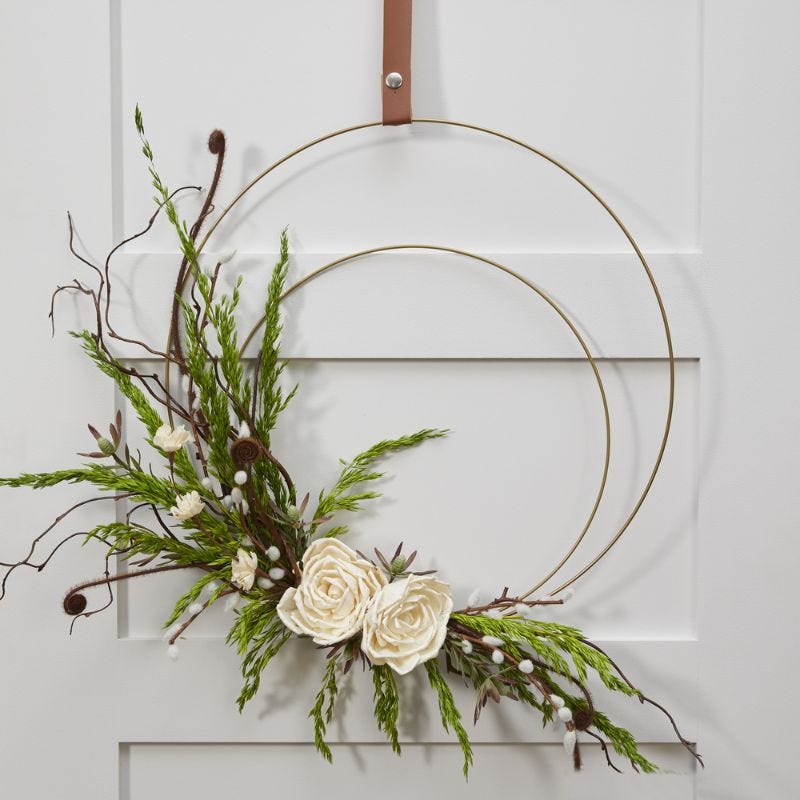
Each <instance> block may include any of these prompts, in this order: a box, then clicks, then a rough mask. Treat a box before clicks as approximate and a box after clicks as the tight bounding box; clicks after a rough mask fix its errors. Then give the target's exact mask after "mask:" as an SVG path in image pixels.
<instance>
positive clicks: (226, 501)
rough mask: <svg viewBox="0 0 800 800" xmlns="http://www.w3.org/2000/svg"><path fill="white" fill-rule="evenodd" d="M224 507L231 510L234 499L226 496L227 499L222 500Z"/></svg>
mask: <svg viewBox="0 0 800 800" xmlns="http://www.w3.org/2000/svg"><path fill="white" fill-rule="evenodd" d="M222 505H223V506H225V508H230V507H231V506H232V505H233V498H232V497H231V496H230V495H229V494H226V495H225V497H223V498H222Z"/></svg>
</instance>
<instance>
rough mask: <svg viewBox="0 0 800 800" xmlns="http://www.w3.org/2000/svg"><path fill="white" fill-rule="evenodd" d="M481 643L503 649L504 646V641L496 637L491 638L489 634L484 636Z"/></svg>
mask: <svg viewBox="0 0 800 800" xmlns="http://www.w3.org/2000/svg"><path fill="white" fill-rule="evenodd" d="M481 641H482V642H483V643H484V644H490V645H492V647H501V646H502V645H503V640H502V639H498V638H497V637H496V636H489V635H488V634H487V635H486V636H482V637H481Z"/></svg>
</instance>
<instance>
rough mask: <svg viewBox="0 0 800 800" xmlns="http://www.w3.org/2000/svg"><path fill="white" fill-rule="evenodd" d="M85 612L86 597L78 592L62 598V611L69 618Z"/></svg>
mask: <svg viewBox="0 0 800 800" xmlns="http://www.w3.org/2000/svg"><path fill="white" fill-rule="evenodd" d="M85 610H86V597H85V595H82V594H81V593H80V592H74V593H72V592H71V593H70V594H68V595H67V596H66V597H65V598H64V611H65V612H66V613H67V614H69V615H70V616H71V617H77V616H78V614H82V613H83V612H84V611H85Z"/></svg>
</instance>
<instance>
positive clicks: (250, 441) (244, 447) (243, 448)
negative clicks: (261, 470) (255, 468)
mask: <svg viewBox="0 0 800 800" xmlns="http://www.w3.org/2000/svg"><path fill="white" fill-rule="evenodd" d="M263 454H264V447H263V445H262V444H261V442H259V441H258V439H256V438H255V437H253V436H243V437H241V438H239V439H237V440H236V441H235V442H234V443H233V444H232V445H231V458H233V462H234V464H236V466H237V467H244V466H247V465H248V464H255V463H256V461H258V459H259V458H261V456H262V455H263Z"/></svg>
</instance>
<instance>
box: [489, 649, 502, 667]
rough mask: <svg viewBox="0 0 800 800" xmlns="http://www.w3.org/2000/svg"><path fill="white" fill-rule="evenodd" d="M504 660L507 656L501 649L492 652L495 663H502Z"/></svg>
mask: <svg viewBox="0 0 800 800" xmlns="http://www.w3.org/2000/svg"><path fill="white" fill-rule="evenodd" d="M504 660H505V656H504V655H503V653H502V652H501V651H500V650H494V651H493V652H492V661H494V663H495V664H502V663H503V661H504Z"/></svg>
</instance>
